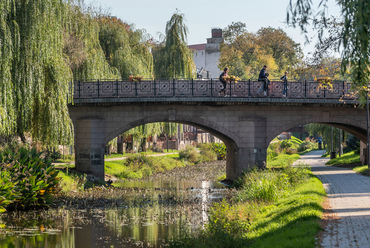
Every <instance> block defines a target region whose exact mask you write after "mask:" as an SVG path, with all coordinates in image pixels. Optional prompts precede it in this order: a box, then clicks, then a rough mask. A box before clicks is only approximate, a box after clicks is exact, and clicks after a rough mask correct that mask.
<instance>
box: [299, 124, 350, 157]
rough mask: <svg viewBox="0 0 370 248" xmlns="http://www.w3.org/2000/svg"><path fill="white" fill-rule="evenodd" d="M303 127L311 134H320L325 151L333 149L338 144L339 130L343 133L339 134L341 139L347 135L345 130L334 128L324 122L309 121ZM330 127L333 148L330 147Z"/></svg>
mask: <svg viewBox="0 0 370 248" xmlns="http://www.w3.org/2000/svg"><path fill="white" fill-rule="evenodd" d="M305 129H306V130H307V131H308V133H309V134H310V135H311V136H321V137H322V140H323V147H325V149H326V150H327V151H331V150H332V149H333V150H334V151H335V150H336V148H337V147H338V146H339V132H342V133H343V134H341V136H342V139H345V136H346V135H347V134H346V133H345V132H343V131H342V130H340V129H338V128H334V127H331V126H328V125H324V124H316V123H311V124H308V125H306V126H305ZM332 129H333V148H332V147H331V144H332V142H331V141H332Z"/></svg>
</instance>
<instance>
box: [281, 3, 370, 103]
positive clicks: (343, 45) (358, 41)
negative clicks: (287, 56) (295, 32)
mask: <svg viewBox="0 0 370 248" xmlns="http://www.w3.org/2000/svg"><path fill="white" fill-rule="evenodd" d="M327 1H328V0H322V1H320V3H319V6H318V10H319V11H318V13H315V12H314V11H313V2H312V1H310V0H295V1H293V0H291V1H290V5H289V10H288V14H287V22H288V23H290V24H292V25H293V26H296V25H298V26H299V27H300V29H301V30H302V31H304V32H305V31H306V28H307V27H308V26H310V25H311V24H313V25H314V27H315V28H316V30H317V33H318V36H319V39H320V40H323V37H324V36H323V34H324V33H325V32H324V31H326V29H327V27H328V23H329V18H328V17H327V16H326V15H327V13H328V11H327V9H326V8H327V4H326V3H327ZM336 3H337V5H338V6H339V8H340V9H341V14H342V15H341V20H340V21H339V22H337V23H336V24H335V26H334V28H335V30H336V34H337V35H331V37H329V38H328V40H329V42H331V43H333V42H335V44H336V48H335V49H336V50H337V51H340V52H341V59H342V62H341V72H342V74H345V73H347V72H348V71H350V72H351V74H350V76H351V78H352V81H353V85H352V87H354V88H357V90H360V91H362V94H361V95H362V96H365V95H366V94H365V92H366V91H368V82H369V78H370V68H369V63H370V61H369V59H370V46H369V44H370V36H369V31H370V30H369V29H370V28H369V25H368V24H369V23H370V15H369V12H370V5H369V4H368V1H366V0H343V1H337V2H336Z"/></svg>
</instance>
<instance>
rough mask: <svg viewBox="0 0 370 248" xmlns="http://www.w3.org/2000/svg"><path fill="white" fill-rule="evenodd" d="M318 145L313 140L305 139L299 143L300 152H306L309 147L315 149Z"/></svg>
mask: <svg viewBox="0 0 370 248" xmlns="http://www.w3.org/2000/svg"><path fill="white" fill-rule="evenodd" d="M315 147H316V144H315V143H313V142H311V141H303V142H302V143H301V144H299V147H298V152H304V151H306V150H308V149H313V148H315Z"/></svg>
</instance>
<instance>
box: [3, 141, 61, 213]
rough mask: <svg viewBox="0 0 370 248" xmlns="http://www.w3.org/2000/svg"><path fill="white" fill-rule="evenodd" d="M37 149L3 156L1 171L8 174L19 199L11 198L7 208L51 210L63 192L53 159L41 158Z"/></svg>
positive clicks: (8, 151)
mask: <svg viewBox="0 0 370 248" xmlns="http://www.w3.org/2000/svg"><path fill="white" fill-rule="evenodd" d="M41 155H42V153H38V152H37V151H36V149H31V150H29V149H27V148H24V147H21V148H19V149H18V150H17V151H14V152H13V151H11V150H9V149H6V150H4V151H3V152H2V153H0V162H1V164H0V171H1V173H5V174H8V176H9V181H10V182H8V183H7V185H8V186H12V185H14V186H12V193H11V194H14V195H17V196H18V198H16V199H12V197H10V199H7V200H11V201H12V202H11V203H9V205H8V206H7V209H11V210H13V209H15V210H29V209H39V208H45V207H49V206H50V204H51V201H52V196H53V195H54V194H55V193H57V192H58V191H59V187H58V182H59V178H58V177H57V175H58V173H57V172H56V171H55V169H54V167H53V165H52V164H51V160H49V159H44V158H42V157H41Z"/></svg>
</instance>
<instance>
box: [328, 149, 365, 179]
mask: <svg viewBox="0 0 370 248" xmlns="http://www.w3.org/2000/svg"><path fill="white" fill-rule="evenodd" d="M326 164H327V165H333V166H338V167H344V168H351V169H352V170H354V171H356V172H357V173H360V174H362V175H364V176H370V170H369V166H368V165H361V161H360V154H358V153H356V152H355V151H352V152H349V153H345V154H343V155H342V156H340V157H337V158H334V159H331V160H329V161H328V162H327V163H326Z"/></svg>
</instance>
